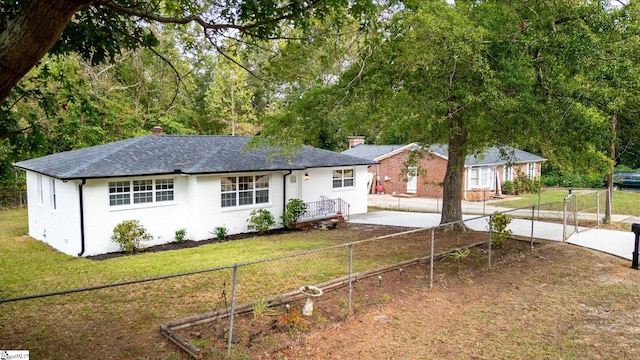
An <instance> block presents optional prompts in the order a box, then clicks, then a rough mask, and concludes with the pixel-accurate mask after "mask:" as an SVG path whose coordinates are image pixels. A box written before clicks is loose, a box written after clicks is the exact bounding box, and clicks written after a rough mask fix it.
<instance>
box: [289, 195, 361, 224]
mask: <svg viewBox="0 0 640 360" xmlns="http://www.w3.org/2000/svg"><path fill="white" fill-rule="evenodd" d="M305 204H306V205H307V212H305V213H304V214H303V215H302V217H301V218H300V220H299V221H310V220H316V219H326V218H331V217H337V216H339V215H342V217H343V218H344V219H345V220H349V209H350V207H351V205H350V204H349V203H348V202H346V201H344V200H342V199H340V198H337V199H329V198H328V197H326V196H320V200H319V201H311V202H308V203H305Z"/></svg>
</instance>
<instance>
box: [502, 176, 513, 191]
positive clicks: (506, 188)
mask: <svg viewBox="0 0 640 360" xmlns="http://www.w3.org/2000/svg"><path fill="white" fill-rule="evenodd" d="M502 192H503V193H505V194H507V195H513V181H511V180H506V181H505V182H504V184H502Z"/></svg>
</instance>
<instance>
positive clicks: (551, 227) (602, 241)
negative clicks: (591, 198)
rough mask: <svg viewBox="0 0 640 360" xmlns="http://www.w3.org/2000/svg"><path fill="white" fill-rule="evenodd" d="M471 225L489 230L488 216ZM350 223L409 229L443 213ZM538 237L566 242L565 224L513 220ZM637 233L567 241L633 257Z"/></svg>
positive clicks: (375, 215)
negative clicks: (564, 234) (563, 239)
mask: <svg viewBox="0 0 640 360" xmlns="http://www.w3.org/2000/svg"><path fill="white" fill-rule="evenodd" d="M463 219H464V220H465V221H466V224H467V226H468V227H469V228H471V229H473V230H476V231H488V224H487V220H488V216H478V215H464V216H463ZM349 221H350V222H354V223H361V224H376V225H389V226H404V227H409V228H430V227H434V226H438V224H440V214H438V213H421V212H407V211H388V210H385V211H374V212H370V213H367V214H358V215H352V216H351V217H350V219H349ZM532 227H533V237H534V238H536V239H544V240H552V241H562V231H563V226H562V224H558V223H550V222H544V221H533V222H532V221H531V220H525V219H512V220H511V224H509V227H508V228H509V229H510V230H511V231H512V233H513V234H514V235H519V236H527V237H528V236H531V231H532ZM634 241H635V235H634V234H633V233H632V232H631V231H628V232H627V231H616V230H604V229H589V228H579V229H578V232H577V233H574V234H572V235H571V236H570V237H569V238H568V239H567V242H568V243H570V244H574V245H578V246H582V247H586V248H590V249H594V250H598V251H602V252H605V253H608V254H611V255H615V256H618V257H621V258H624V259H629V260H631V258H632V254H633V248H634Z"/></svg>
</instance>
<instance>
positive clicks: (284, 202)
mask: <svg viewBox="0 0 640 360" xmlns="http://www.w3.org/2000/svg"><path fill="white" fill-rule="evenodd" d="M291 173H293V170H289V173H287V174H284V175H282V213H284V211H285V210H286V209H287V176H289V175H291Z"/></svg>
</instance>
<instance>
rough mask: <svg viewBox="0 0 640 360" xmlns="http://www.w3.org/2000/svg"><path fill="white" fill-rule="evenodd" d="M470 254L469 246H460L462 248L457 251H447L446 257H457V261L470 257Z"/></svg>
mask: <svg viewBox="0 0 640 360" xmlns="http://www.w3.org/2000/svg"><path fill="white" fill-rule="evenodd" d="M470 254H471V250H469V248H460V249H456V250H455V251H452V252H449V253H447V254H446V255H445V257H446V258H447V259H455V260H457V261H460V260H461V259H464V258H466V257H468V256H469V255H470Z"/></svg>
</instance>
